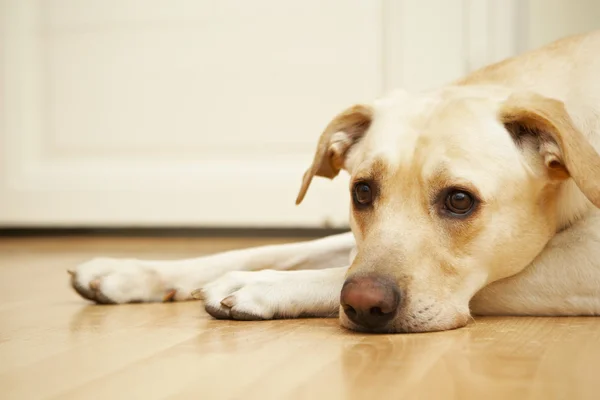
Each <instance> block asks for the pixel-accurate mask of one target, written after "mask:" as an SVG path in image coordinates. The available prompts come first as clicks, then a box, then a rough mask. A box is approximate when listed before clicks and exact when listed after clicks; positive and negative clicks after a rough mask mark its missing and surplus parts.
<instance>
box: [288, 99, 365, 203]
mask: <svg viewBox="0 0 600 400" xmlns="http://www.w3.org/2000/svg"><path fill="white" fill-rule="evenodd" d="M372 119H373V109H372V108H371V107H370V106H366V105H355V106H353V107H350V108H348V109H347V110H345V111H343V112H342V113H340V114H338V115H337V116H336V117H335V118H334V119H333V120H332V121H331V122H330V123H329V125H327V127H326V128H325V130H324V131H323V133H322V134H321V138H320V139H319V144H318V145H317V151H316V153H315V157H314V160H313V163H312V165H311V166H310V168H308V170H307V171H306V172H305V173H304V177H303V178H302V186H301V188H300V192H299V193H298V197H297V199H296V204H300V203H301V202H302V200H303V199H304V195H306V191H307V190H308V187H309V186H310V182H311V181H312V178H313V177H314V176H315V175H317V176H323V177H326V178H330V179H333V178H335V177H336V176H337V174H338V173H339V172H340V169H342V168H344V161H345V159H346V155H347V153H348V150H349V149H350V148H351V147H352V146H353V145H354V144H356V143H357V142H358V141H359V140H360V139H361V138H362V137H363V135H364V134H365V132H366V131H367V130H368V129H369V126H371V121H372Z"/></svg>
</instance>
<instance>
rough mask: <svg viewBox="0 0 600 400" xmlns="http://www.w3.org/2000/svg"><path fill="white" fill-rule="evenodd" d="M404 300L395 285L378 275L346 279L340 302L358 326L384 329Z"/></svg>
mask: <svg viewBox="0 0 600 400" xmlns="http://www.w3.org/2000/svg"><path fill="white" fill-rule="evenodd" d="M400 297H401V296H400V290H399V289H398V287H397V285H396V283H395V282H393V281H391V280H388V279H385V278H381V277H376V276H360V277H354V278H349V279H347V280H346V282H345V283H344V286H343V288H342V294H341V297H340V303H341V305H342V308H343V309H344V313H345V314H346V315H347V316H348V318H349V319H350V320H351V321H352V322H354V323H355V324H357V325H360V326H362V327H364V328H381V327H382V326H384V325H385V324H386V323H388V322H389V321H390V320H391V319H392V318H393V317H394V315H396V311H397V310H398V307H399V305H400Z"/></svg>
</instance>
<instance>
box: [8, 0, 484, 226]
mask: <svg viewBox="0 0 600 400" xmlns="http://www.w3.org/2000/svg"><path fill="white" fill-rule="evenodd" d="M471 8H473V6H472V5H471V4H470V2H469V1H463V0H420V1H416V0H413V1H411V0H406V1H390V0H381V1H375V0H370V1H358V0H356V1H349V0H327V1H323V0H303V1H280V0H253V1H237V0H219V1H216V0H215V1H209V0H203V1H198V0H170V1H161V0H102V1H96V0H38V1H35V0H2V1H0V18H1V21H0V24H1V25H0V26H1V29H2V31H1V40H0V49H1V53H0V57H1V58H0V73H1V79H2V80H1V85H0V95H1V98H0V107H1V108H0V110H1V113H0V145H1V149H0V157H1V164H0V165H1V169H0V174H1V175H0V225H2V226H28V225H36V226H44V225H46V226H94V225H95V226H144V225H147V226H164V225H168V226H199V225H201V226H313V227H316V226H324V225H329V226H340V225H346V223H347V213H348V200H347V199H348V195H347V187H346V186H347V179H346V177H345V176H342V177H341V178H338V179H336V180H335V181H334V182H333V183H331V182H328V181H325V180H322V179H317V180H316V182H315V183H314V185H313V187H312V188H311V190H310V191H309V194H308V196H307V198H306V200H305V203H303V204H302V205H301V206H300V207H296V206H295V205H294V200H295V196H296V191H297V190H298V188H299V184H300V178H301V176H302V173H303V172H304V169H305V168H306V167H307V166H308V163H309V162H310V160H311V159H312V152H313V150H314V146H315V144H316V141H317V138H318V135H319V134H320V132H321V130H322V129H323V127H324V126H325V125H326V124H327V122H328V121H329V119H330V118H331V117H332V116H333V115H334V114H335V113H337V112H338V111H340V110H342V109H343V108H345V107H347V106H349V105H351V104H352V103H354V102H360V101H369V100H371V99H372V98H374V97H376V96H378V95H380V94H381V93H382V92H383V91H384V90H387V89H390V88H392V87H397V86H405V87H408V88H411V89H419V88H422V87H425V86H435V85H438V84H441V83H444V82H446V81H448V80H451V79H454V78H457V77H458V76H460V75H462V74H464V73H465V72H467V70H468V69H470V68H471V67H473V65H471V64H472V63H473V60H474V59H477V57H478V54H479V53H478V52H477V47H468V44H469V43H471V42H472V41H469V40H468V39H469V37H472V35H473V32H472V31H470V30H469V29H471V28H472V29H475V30H476V29H480V28H481V27H478V25H477V21H478V20H477V18H474V17H473V13H472V12H473V10H475V11H474V12H482V10H483V9H481V7H479V8H478V6H476V7H474V8H473V10H471V11H472V12H471V13H469V12H467V11H468V10H470V9H471ZM483 12H487V11H486V10H483ZM473 49H475V50H474V51H473ZM473 57H474V58H473ZM476 61H477V62H478V63H481V62H482V59H481V57H479V59H478V60H476Z"/></svg>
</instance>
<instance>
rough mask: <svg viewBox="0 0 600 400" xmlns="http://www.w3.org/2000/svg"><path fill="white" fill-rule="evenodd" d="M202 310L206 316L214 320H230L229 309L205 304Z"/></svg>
mask: <svg viewBox="0 0 600 400" xmlns="http://www.w3.org/2000/svg"><path fill="white" fill-rule="evenodd" d="M204 310H205V311H206V312H207V313H208V315H210V316H211V317H214V318H216V319H231V314H230V309H229V308H226V307H219V306H214V305H211V304H205V305H204Z"/></svg>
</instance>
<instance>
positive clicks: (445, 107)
mask: <svg viewBox="0 0 600 400" xmlns="http://www.w3.org/2000/svg"><path fill="white" fill-rule="evenodd" d="M499 99H500V97H499V96H487V95H486V93H483V92H475V93H473V92H468V91H461V90H453V91H450V92H448V91H446V92H441V91H440V92H430V93H422V94H419V95H411V94H408V93H406V92H397V93H394V94H393V95H391V96H389V97H387V98H385V99H382V100H380V101H378V102H376V103H375V104H374V119H373V124H372V126H371V129H370V131H369V135H368V136H367V141H366V143H365V145H366V146H367V147H368V150H367V152H366V153H367V154H368V157H369V158H370V161H372V162H373V161H377V164H378V165H381V164H385V165H386V166H387V169H388V170H390V171H398V170H404V169H406V170H410V171H412V172H413V173H415V172H417V171H418V173H419V175H420V177H422V178H425V179H428V178H430V177H432V176H435V175H439V174H440V173H441V171H442V172H443V173H444V174H445V175H447V176H449V177H458V178H461V179H464V180H468V181H470V182H473V183H474V184H478V185H480V186H482V187H481V190H483V191H486V192H487V191H489V192H493V191H494V190H497V189H498V188H497V186H498V185H499V184H501V182H500V180H499V179H492V178H490V177H498V178H501V177H502V176H503V175H506V174H507V173H515V171H512V169H515V170H519V169H520V168H521V167H520V162H519V157H518V152H517V150H516V148H515V146H514V144H513V143H512V139H511V138H510V136H509V135H508V133H507V132H506V131H505V130H504V128H503V127H502V125H501V123H500V122H499V121H498V119H497V118H496V111H497V107H498V105H499V103H500V101H499ZM367 164H369V163H367ZM405 167H406V168H405Z"/></svg>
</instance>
